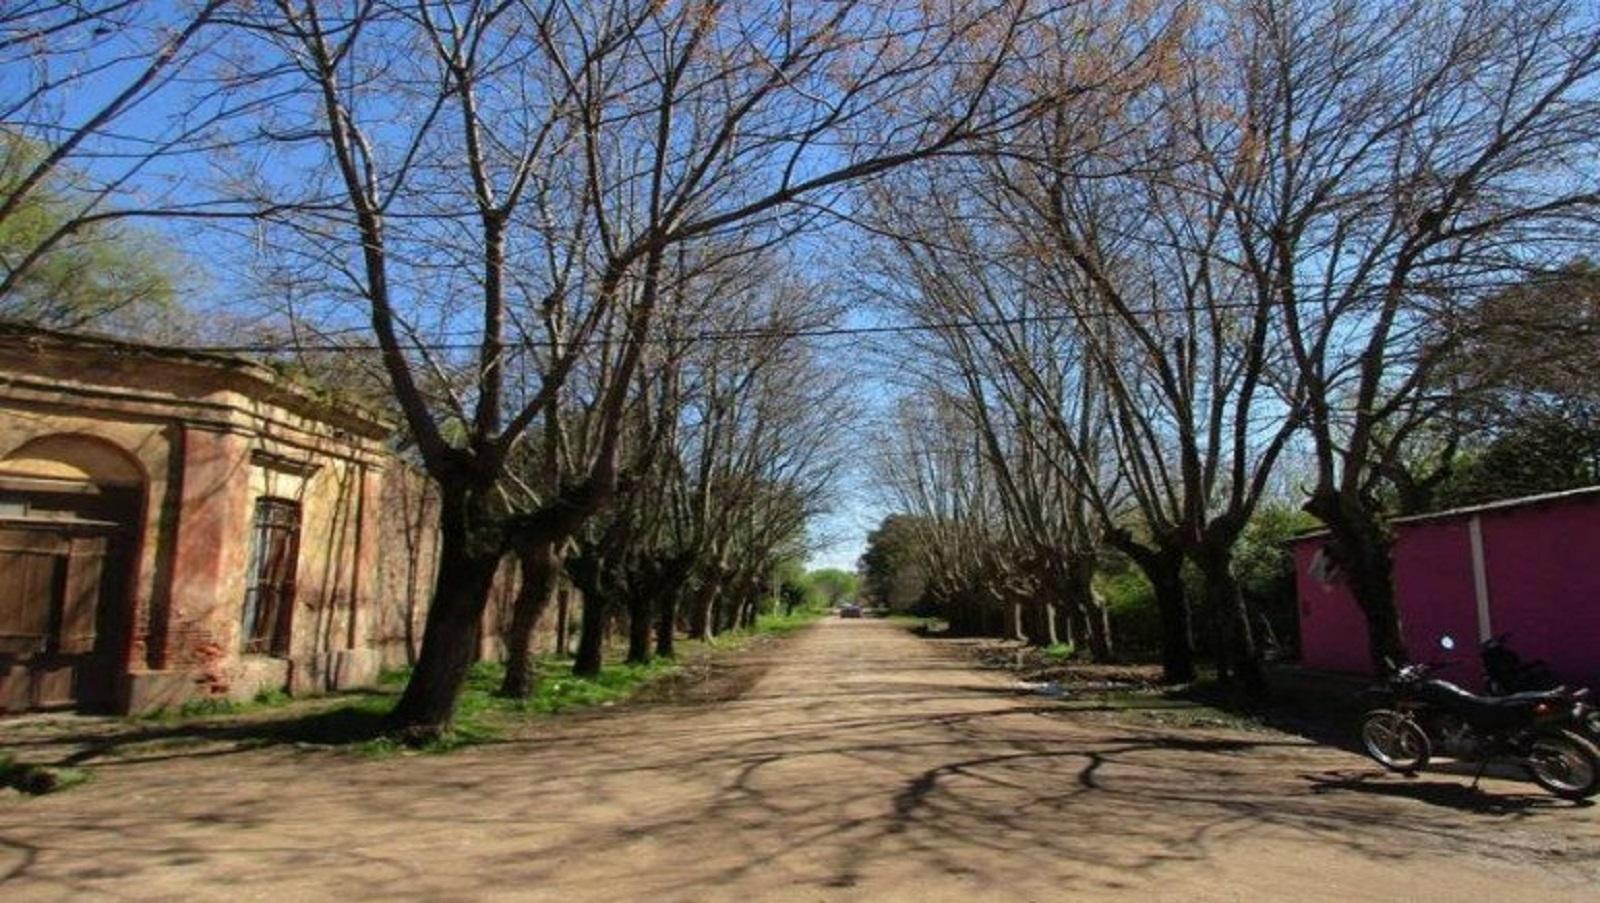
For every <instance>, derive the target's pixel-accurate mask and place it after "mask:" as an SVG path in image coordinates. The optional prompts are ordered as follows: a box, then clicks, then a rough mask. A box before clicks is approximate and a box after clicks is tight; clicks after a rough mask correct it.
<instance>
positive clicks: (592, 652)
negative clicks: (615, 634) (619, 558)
mask: <svg viewBox="0 0 1600 903" xmlns="http://www.w3.org/2000/svg"><path fill="white" fill-rule="evenodd" d="M610 614H611V606H610V605H609V604H607V602H606V599H605V597H604V596H603V595H602V594H600V593H594V594H592V595H591V594H588V593H585V594H584V597H583V624H582V626H581V627H579V632H578V654H577V657H576V658H574V659H573V661H572V673H573V674H576V675H577V676H579V677H595V676H598V675H599V673H600V667H601V665H603V664H604V663H605V645H606V621H607V619H608V617H609V616H610Z"/></svg>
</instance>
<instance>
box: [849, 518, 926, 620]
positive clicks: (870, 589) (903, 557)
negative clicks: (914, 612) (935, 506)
mask: <svg viewBox="0 0 1600 903" xmlns="http://www.w3.org/2000/svg"><path fill="white" fill-rule="evenodd" d="M859 567H860V568H861V574H862V582H863V586H862V588H863V590H864V591H865V593H866V594H867V595H868V596H870V597H871V598H872V599H873V600H874V601H875V602H877V603H878V604H880V605H884V606H887V607H888V608H889V609H890V610H891V611H909V610H911V609H912V608H914V607H915V606H916V605H917V603H918V602H919V601H920V600H921V598H922V595H923V593H924V591H925V590H926V578H925V575H924V574H923V569H922V540H921V538H920V536H919V533H918V530H917V524H916V518H914V517H912V516H911V515H907V514H891V515H889V516H888V517H885V518H884V519H883V521H882V523H880V524H879V525H878V528H877V529H876V530H873V531H872V532H871V533H868V534H867V549H866V551H865V552H863V553H862V554H861V561H860V564H859Z"/></svg>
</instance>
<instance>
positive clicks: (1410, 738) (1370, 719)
mask: <svg viewBox="0 0 1600 903" xmlns="http://www.w3.org/2000/svg"><path fill="white" fill-rule="evenodd" d="M1361 748H1362V749H1363V750H1365V751H1366V754H1367V755H1369V756H1371V757H1372V760H1373V761H1374V762H1377V763H1378V764H1379V765H1382V766H1383V767H1384V768H1387V769H1389V770H1390V771H1398V772H1400V773H1402V774H1414V773H1416V772H1418V771H1420V770H1422V769H1423V768H1424V767H1425V766H1426V765H1427V764H1428V759H1429V758H1430V757H1431V756H1432V755H1433V744H1432V743H1430V742H1429V741H1428V734H1427V732H1426V731H1424V730H1423V729H1422V728H1420V727H1418V726H1417V723H1416V722H1415V721H1412V720H1411V719H1410V718H1407V717H1406V716H1405V715H1402V714H1400V713H1399V712H1395V711H1391V710H1389V709H1376V710H1374V711H1371V712H1368V713H1367V714H1366V717H1364V718H1362V719H1361Z"/></svg>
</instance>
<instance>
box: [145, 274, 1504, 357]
mask: <svg viewBox="0 0 1600 903" xmlns="http://www.w3.org/2000/svg"><path fill="white" fill-rule="evenodd" d="M1534 284H1535V283H1531V282H1529V281H1506V282H1499V283H1480V284H1475V285H1471V286H1452V287H1443V288H1447V289H1448V290H1450V291H1456V292H1466V291H1493V290H1497V289H1509V288H1523V287H1531V286H1532V285H1534ZM1431 288H1433V290H1439V288H1438V287H1431ZM1318 290H1319V291H1321V290H1323V289H1320V288H1319V289H1318ZM1385 290H1386V289H1385V288H1383V287H1381V286H1380V287H1374V288H1373V289H1371V290H1369V292H1365V293H1363V294H1379V293H1382V292H1383V291H1385ZM1419 290H1420V289H1417V288H1413V289H1412V291H1419ZM1325 303H1326V300H1325V299H1324V298H1321V297H1313V298H1302V299H1300V300H1299V301H1297V302H1296V306H1301V307H1305V306H1313V305H1320V304H1325ZM1281 304H1282V302H1281V301H1277V300H1275V301H1272V302H1269V303H1268V306H1269V308H1271V309H1277V308H1278V307H1279V306H1281ZM1260 307H1261V302H1260V301H1221V302H1213V303H1209V304H1180V305H1173V306H1169V307H1160V308H1156V307H1149V308H1139V309H1133V310H1129V311H1128V312H1127V313H1126V314H1124V313H1123V312H1121V311H1117V310H1110V309H1107V310H1093V311H1074V312H1068V313H1055V314H1025V315H1016V316H1008V317H988V318H980V317H969V318H960V319H947V320H936V321H932V322H916V323H895V324H883V325H877V326H827V327H813V328H800V329H732V330H701V331H698V332H694V333H690V334H687V335H681V336H673V335H650V336H646V337H644V338H642V339H635V338H591V339H585V340H582V341H570V342H559V341H552V340H549V339H529V338H521V339H516V338H513V339H506V340H504V341H503V343H502V344H504V345H505V347H506V348H507V349H508V350H512V351H514V350H517V349H531V348H554V347H557V346H561V347H566V348H604V347H608V346H610V347H625V346H628V345H632V344H643V345H666V346H677V345H686V344H703V343H707V342H738V341H761V340H769V339H778V340H795V339H829V338H843V337H856V336H873V335H904V334H913V333H927V332H945V331H950V330H976V329H994V328H1003V327H1008V326H1028V325H1034V324H1046V323H1065V322H1072V321H1081V320H1093V319H1122V318H1124V317H1125V316H1128V315H1131V316H1135V317H1156V316H1162V315H1170V316H1179V315H1184V314H1193V313H1207V312H1213V311H1229V310H1236V311H1245V310H1256V309H1258V308H1260ZM358 330H359V331H363V332H364V331H366V327H355V328H352V329H346V330H340V331H343V332H351V331H358ZM451 334H453V335H476V333H475V332H469V331H462V332H456V333H451ZM481 347H482V340H481V339H478V340H474V341H455V342H418V341H410V342H405V343H402V350H408V351H476V350H478V349H479V348H481ZM174 350H178V351H186V352H191V353H195V354H275V353H283V352H312V353H349V352H365V351H382V350H384V349H383V346H382V345H380V344H378V343H376V342H351V343H342V342H341V343H335V342H295V341H280V342H253V343H240V344H233V345H193V346H183V347H179V348H175V349H174Z"/></svg>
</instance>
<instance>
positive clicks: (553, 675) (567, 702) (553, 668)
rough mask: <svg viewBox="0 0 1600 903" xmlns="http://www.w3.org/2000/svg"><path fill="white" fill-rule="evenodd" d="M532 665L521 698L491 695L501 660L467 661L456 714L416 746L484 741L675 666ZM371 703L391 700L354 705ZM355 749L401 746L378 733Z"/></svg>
mask: <svg viewBox="0 0 1600 903" xmlns="http://www.w3.org/2000/svg"><path fill="white" fill-rule="evenodd" d="M534 667H535V669H536V673H537V678H536V683H535V685H534V691H533V694H532V695H531V696H529V697H528V698H527V699H508V698H506V697H503V696H497V695H496V691H497V690H499V688H500V682H501V680H503V679H504V678H505V673H506V671H505V665H504V664H503V663H501V662H478V663H477V664H475V665H473V666H472V670H470V671H469V672H467V681H466V685H465V686H464V687H463V688H462V690H461V696H460V697H459V698H458V699H457V700H456V717H455V720H454V722H453V723H452V724H451V728H450V730H449V732H447V733H446V734H445V735H444V736H443V737H440V738H439V739H438V740H435V741H433V742H431V743H429V744H426V745H425V746H422V747H420V750H421V751H423V752H433V753H439V752H448V751H450V750H453V749H459V748H461V747H463V746H472V745H475V744H479V743H489V742H492V741H494V740H498V739H502V738H504V737H505V736H507V735H508V734H510V733H512V732H513V731H514V730H516V729H517V728H518V727H521V726H522V725H524V724H526V723H527V722H529V721H531V720H533V719H535V718H539V717H542V716H548V715H555V714H559V713H561V712H569V711H574V710H579V709H587V708H595V707H599V706H606V705H614V704H616V703H618V702H622V701H624V700H626V699H627V698H628V697H630V696H632V695H633V694H635V693H637V692H638V691H639V690H640V689H641V688H643V687H644V686H645V685H647V684H650V683H652V682H654V681H657V680H661V679H663V678H665V677H668V676H670V675H672V674H675V673H677V671H678V670H679V668H680V666H679V664H678V663H677V662H676V661H674V660H672V659H655V660H653V661H651V662H650V663H649V664H644V665H630V664H627V663H626V662H620V663H616V664H610V665H606V666H604V667H603V668H601V669H600V673H599V674H597V675H595V676H594V677H578V676H576V675H574V674H573V673H572V662H571V660H570V659H568V658H565V657H561V656H541V657H539V658H538V659H536V660H535V662H534ZM409 676H410V674H409V672H408V671H405V670H400V671H394V672H390V673H387V674H385V675H384V676H383V679H382V681H381V682H382V683H384V684H385V685H387V686H391V687H395V686H398V685H403V684H404V682H405V681H406V679H407V678H409ZM375 703H377V704H380V705H381V708H380V711H387V709H388V707H389V705H390V704H391V703H392V700H391V699H389V698H386V697H375V698H374V699H372V700H362V701H361V702H359V703H357V707H359V708H365V709H370V708H371V707H372V706H373V705H374V704H375ZM359 748H360V749H361V751H362V752H365V753H367V754H370V755H385V754H389V753H394V752H399V751H400V750H401V749H403V748H404V747H402V745H401V744H400V743H399V742H397V741H395V740H393V739H392V738H388V737H378V738H374V739H370V740H367V741H365V742H363V743H361V744H360V747H359Z"/></svg>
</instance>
